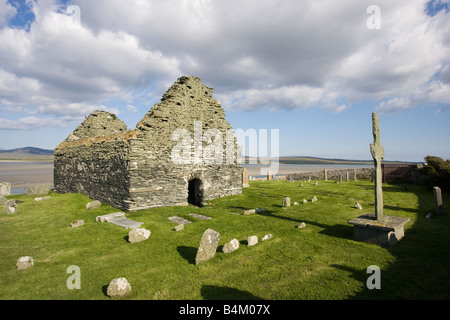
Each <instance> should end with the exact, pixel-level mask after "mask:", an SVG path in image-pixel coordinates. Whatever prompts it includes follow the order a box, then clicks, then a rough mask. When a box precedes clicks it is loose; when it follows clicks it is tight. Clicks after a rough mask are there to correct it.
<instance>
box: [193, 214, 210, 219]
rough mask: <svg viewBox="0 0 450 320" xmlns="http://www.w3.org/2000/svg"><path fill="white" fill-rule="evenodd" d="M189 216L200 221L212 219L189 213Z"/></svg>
mask: <svg viewBox="0 0 450 320" xmlns="http://www.w3.org/2000/svg"><path fill="white" fill-rule="evenodd" d="M189 215H190V216H191V217H194V218H196V219H200V220H211V219H212V218H211V217H207V216H204V215H202V214H198V213H189Z"/></svg>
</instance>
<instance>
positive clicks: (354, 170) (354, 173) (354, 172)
mask: <svg viewBox="0 0 450 320" xmlns="http://www.w3.org/2000/svg"><path fill="white" fill-rule="evenodd" d="M353 180H354V181H356V180H357V178H356V168H355V169H353Z"/></svg>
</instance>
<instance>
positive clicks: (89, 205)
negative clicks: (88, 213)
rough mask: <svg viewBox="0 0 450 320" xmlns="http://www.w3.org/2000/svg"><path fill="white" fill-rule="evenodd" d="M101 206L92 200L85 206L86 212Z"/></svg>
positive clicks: (98, 202)
mask: <svg viewBox="0 0 450 320" xmlns="http://www.w3.org/2000/svg"><path fill="white" fill-rule="evenodd" d="M101 205H102V203H101V202H100V201H98V200H94V201H91V202H89V203H88V204H86V210H93V209H97V208H100V207H101Z"/></svg>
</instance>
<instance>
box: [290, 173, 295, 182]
mask: <svg viewBox="0 0 450 320" xmlns="http://www.w3.org/2000/svg"><path fill="white" fill-rule="evenodd" d="M289 182H290V183H294V182H295V181H294V178H293V177H292V174H290V175H289Z"/></svg>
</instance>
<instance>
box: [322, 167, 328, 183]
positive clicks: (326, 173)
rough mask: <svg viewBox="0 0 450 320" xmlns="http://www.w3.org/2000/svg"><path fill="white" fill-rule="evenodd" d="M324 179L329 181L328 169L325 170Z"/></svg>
mask: <svg viewBox="0 0 450 320" xmlns="http://www.w3.org/2000/svg"><path fill="white" fill-rule="evenodd" d="M323 180H324V181H328V171H327V170H323Z"/></svg>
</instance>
